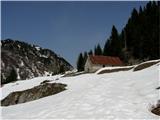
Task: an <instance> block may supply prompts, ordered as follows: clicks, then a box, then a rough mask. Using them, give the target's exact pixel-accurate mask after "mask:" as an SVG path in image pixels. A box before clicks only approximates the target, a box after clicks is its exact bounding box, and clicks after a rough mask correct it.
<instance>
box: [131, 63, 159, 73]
mask: <svg viewBox="0 0 160 120" xmlns="http://www.w3.org/2000/svg"><path fill="white" fill-rule="evenodd" d="M158 62H160V60H159V61H152V62H147V63H142V64H140V65H138V66H136V67H135V68H134V69H133V71H139V70H143V69H145V68H148V67H150V66H152V65H155V64H157V63H158Z"/></svg>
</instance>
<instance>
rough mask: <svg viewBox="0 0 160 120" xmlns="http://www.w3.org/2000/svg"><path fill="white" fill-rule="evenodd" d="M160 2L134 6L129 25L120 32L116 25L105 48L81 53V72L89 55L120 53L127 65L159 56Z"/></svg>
mask: <svg viewBox="0 0 160 120" xmlns="http://www.w3.org/2000/svg"><path fill="white" fill-rule="evenodd" d="M159 21H160V2H159V1H158V2H155V1H152V2H151V1H150V2H148V3H147V4H146V6H144V7H143V8H142V7H141V6H140V7H139V10H137V9H135V8H134V9H133V10H132V13H131V16H130V18H129V19H128V22H127V24H126V25H125V27H124V28H123V29H122V31H121V32H120V33H118V31H117V29H116V27H115V26H114V25H113V27H112V30H111V35H110V37H109V38H108V39H107V40H106V42H105V45H104V47H101V46H100V45H99V44H98V45H97V46H95V48H94V52H93V51H92V50H90V51H89V52H84V53H83V54H82V53H80V55H79V57H78V61H77V69H78V71H83V70H84V64H85V62H86V59H87V57H86V56H88V55H91V54H94V55H105V56H118V57H120V58H121V59H122V60H123V61H124V63H126V64H134V63H136V62H140V61H145V60H152V59H159V58H160V53H159V52H160V39H159V35H160V24H159Z"/></svg>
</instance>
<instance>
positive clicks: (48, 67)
mask: <svg viewBox="0 0 160 120" xmlns="http://www.w3.org/2000/svg"><path fill="white" fill-rule="evenodd" d="M1 58H2V61H1V83H2V84H3V83H7V82H10V81H7V77H8V76H10V74H11V71H12V70H14V71H16V74H17V79H18V80H19V79H21V80H26V79H29V78H33V77H38V76H43V75H52V74H58V73H60V72H62V70H61V69H62V68H63V69H64V71H67V70H72V69H73V67H72V66H71V65H70V64H69V63H68V62H67V61H66V60H65V59H64V58H62V57H59V56H58V55H57V54H56V53H54V52H53V51H51V50H49V49H43V48H41V47H39V46H36V45H31V44H28V43H25V42H21V41H15V40H11V39H7V40H2V41H1Z"/></svg>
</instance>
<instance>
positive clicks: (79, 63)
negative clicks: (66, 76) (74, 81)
mask: <svg viewBox="0 0 160 120" xmlns="http://www.w3.org/2000/svg"><path fill="white" fill-rule="evenodd" d="M77 70H78V72H80V71H84V58H83V55H82V53H80V54H79V57H78V61H77Z"/></svg>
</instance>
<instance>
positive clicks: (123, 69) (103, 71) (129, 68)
mask: <svg viewBox="0 0 160 120" xmlns="http://www.w3.org/2000/svg"><path fill="white" fill-rule="evenodd" d="M132 68H133V67H127V68H115V69H108V70H102V71H100V72H99V73H98V74H104V73H112V72H119V71H128V70H131V69H132Z"/></svg>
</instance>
